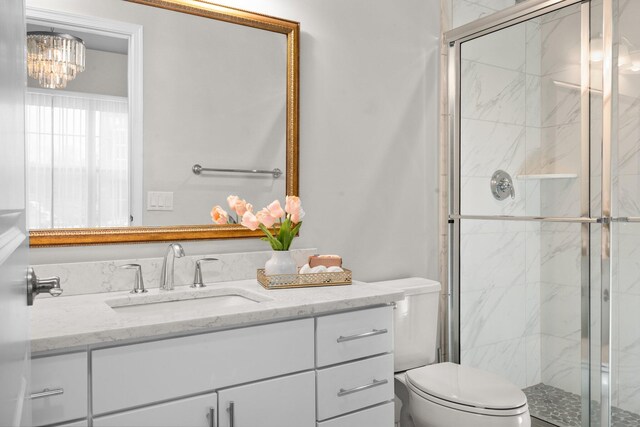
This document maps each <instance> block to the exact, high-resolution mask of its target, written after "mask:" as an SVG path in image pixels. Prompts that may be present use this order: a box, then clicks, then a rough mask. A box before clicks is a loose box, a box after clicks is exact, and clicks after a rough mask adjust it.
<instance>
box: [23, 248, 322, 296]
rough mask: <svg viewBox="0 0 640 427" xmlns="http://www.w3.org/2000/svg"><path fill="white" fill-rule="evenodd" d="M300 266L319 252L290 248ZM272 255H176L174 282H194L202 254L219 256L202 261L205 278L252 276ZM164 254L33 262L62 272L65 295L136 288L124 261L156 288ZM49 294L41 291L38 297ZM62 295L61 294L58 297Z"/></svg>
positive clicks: (44, 272)
mask: <svg viewBox="0 0 640 427" xmlns="http://www.w3.org/2000/svg"><path fill="white" fill-rule="evenodd" d="M291 252H292V254H293V257H294V259H295V260H296V263H297V264H298V265H299V266H302V265H304V264H305V263H306V262H307V259H308V257H309V255H313V254H315V253H317V250H316V249H314V248H310V249H295V250H292V251H291ZM270 256H271V251H256V252H242V253H229V254H215V253H212V254H207V255H193V256H190V255H189V254H187V255H186V256H185V257H183V258H176V260H175V264H174V270H175V283H176V284H177V285H186V284H189V283H192V282H193V275H194V272H195V263H196V261H197V260H198V259H200V258H217V259H218V261H212V262H205V263H202V265H201V267H202V275H203V278H204V280H205V281H212V282H222V281H229V280H242V279H249V278H252V277H255V276H256V269H258V268H264V263H265V262H266V261H267V260H268V259H269V257H270ZM162 262H163V258H162V257H158V258H144V259H121V260H114V261H97V262H79V263H66V264H41V265H33V266H32V267H33V268H34V270H35V271H36V273H37V274H38V276H39V277H47V276H59V277H60V285H61V287H62V289H64V293H63V294H62V295H63V296H71V295H81V294H90V293H101V292H115V291H124V290H131V289H132V288H133V279H134V274H135V273H134V271H133V270H123V269H120V268H119V266H121V265H124V264H140V265H141V266H142V276H143V278H144V284H145V287H146V288H148V289H152V288H157V287H158V286H159V283H160V272H161V270H162ZM46 297H48V296H47V295H39V296H38V299H42V298H46ZM59 298H62V296H61V297H59Z"/></svg>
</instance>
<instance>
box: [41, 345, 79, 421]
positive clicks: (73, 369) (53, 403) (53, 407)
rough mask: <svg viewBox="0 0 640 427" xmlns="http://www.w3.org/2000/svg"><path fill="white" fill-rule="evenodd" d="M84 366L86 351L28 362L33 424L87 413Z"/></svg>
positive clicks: (72, 417) (71, 418)
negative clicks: (29, 363) (29, 364)
mask: <svg viewBox="0 0 640 427" xmlns="http://www.w3.org/2000/svg"><path fill="white" fill-rule="evenodd" d="M87 366H88V365H87V353H72V354H63V355H60V356H49V357H41V358H35V359H33V360H32V361H31V402H32V403H31V405H32V406H31V409H32V417H33V420H32V422H33V425H34V426H41V425H48V424H55V423H60V422H64V421H70V420H77V419H79V418H85V417H86V416H87V372H88V367H87ZM85 424H86V421H85Z"/></svg>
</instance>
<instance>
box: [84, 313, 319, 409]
mask: <svg viewBox="0 0 640 427" xmlns="http://www.w3.org/2000/svg"><path fill="white" fill-rule="evenodd" d="M313 355H314V351H313V319H302V320H296V321H291V322H283V323H274V324H271V325H261V326H254V327H249V328H242V329H234V330H230V331H222V332H214V333H210V334H202V335H194V336H189V337H182V338H173V339H166V340H162V341H154V342H148V343H142V344H135V345H128V346H122V347H115V348H109V349H103V350H96V351H94V352H93V356H92V357H93V360H92V364H93V381H92V383H93V412H94V414H101V413H105V412H108V411H114V410H118V409H123V408H130V407H133V406H137V405H144V404H148V403H154V402H159V401H162V400H169V399H174V398H177V397H181V396H186V395H190V394H196V393H203V392H207V391H211V390H215V389H218V388H222V387H227V386H230V385H234V384H239V383H243V382H248V381H255V380H260V379H264V378H269V377H274V376H278V375H283V374H287V373H291V372H297V371H303V370H306V369H313V362H314V360H313Z"/></svg>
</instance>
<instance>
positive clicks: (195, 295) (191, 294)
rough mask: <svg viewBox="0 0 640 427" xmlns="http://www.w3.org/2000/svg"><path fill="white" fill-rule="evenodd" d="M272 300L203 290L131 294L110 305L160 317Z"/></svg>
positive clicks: (240, 292) (244, 293) (120, 310)
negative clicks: (179, 312) (181, 312)
mask: <svg viewBox="0 0 640 427" xmlns="http://www.w3.org/2000/svg"><path fill="white" fill-rule="evenodd" d="M267 300H269V298H267V297H264V296H262V295H259V294H253V293H252V292H249V291H246V290H241V289H215V288H212V289H209V288H205V289H201V290H192V289H189V290H186V291H178V290H174V291H162V292H160V293H154V294H142V295H131V296H125V297H123V298H116V299H112V300H108V301H106V303H107V304H108V305H109V306H110V307H111V308H112V309H113V310H114V311H116V312H118V313H131V314H156V315H161V314H165V313H167V314H168V313H175V312H177V311H188V312H204V313H207V312H214V313H215V312H216V311H219V310H223V309H227V308H230V307H237V306H243V305H253V304H259V303H261V302H263V301H267Z"/></svg>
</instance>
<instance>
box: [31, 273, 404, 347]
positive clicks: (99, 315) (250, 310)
mask: <svg viewBox="0 0 640 427" xmlns="http://www.w3.org/2000/svg"><path fill="white" fill-rule="evenodd" d="M206 285H207V287H206V288H203V289H196V290H193V289H191V288H189V287H188V286H184V287H176V288H175V290H174V291H160V290H158V289H152V290H150V291H149V293H148V294H138V295H132V294H130V293H129V292H128V291H121V292H106V293H96V294H85V295H76V296H72V297H67V298H48V299H41V300H40V299H38V300H36V301H35V304H34V305H33V307H31V351H32V352H34V353H38V352H45V351H51V350H60V349H69V348H77V347H81V348H82V347H86V346H89V345H101V344H113V343H115V342H118V341H123V340H136V339H146V338H152V337H161V336H167V335H172V334H185V333H191V332H203V331H206V330H216V329H225V328H232V327H237V326H246V325H251V324H256V323H263V322H272V321H278V320H285V319H291V318H294V317H301V316H313V315H317V314H322V313H330V312H334V311H339V310H349V309H355V308H359V307H366V306H371V305H379V304H388V303H391V302H394V301H398V300H401V299H402V298H403V292H401V291H400V292H399V291H397V290H395V289H390V288H385V287H383V286H380V285H376V284H367V283H362V282H354V283H353V284H352V285H347V286H329V287H317V288H300V289H279V290H266V289H264V288H263V287H262V286H261V285H260V284H259V283H258V282H257V280H256V279H248V280H239V281H229V282H220V283H213V282H207V283H206ZM216 289H219V290H222V289H224V290H225V291H224V292H229V291H235V292H237V293H238V294H240V295H248V296H249V297H250V298H253V299H255V298H256V296H257V297H258V298H259V299H260V300H261V301H260V302H259V303H251V304H245V305H239V306H235V307H224V308H220V309H217V310H216V311H215V312H210V311H208V310H206V309H200V310H181V309H176V310H175V311H172V312H170V313H169V314H167V313H168V312H167V311H166V310H163V311H161V312H159V313H157V314H154V313H151V314H137V313H135V312H127V313H119V312H117V311H115V310H114V309H113V308H112V307H111V306H110V305H109V304H108V303H107V301H110V300H111V301H112V300H114V299H118V298H120V299H128V300H129V302H130V303H134V302H135V300H136V299H137V298H149V297H151V298H158V299H160V300H162V299H166V298H170V297H166V296H165V295H171V294H173V295H175V294H180V293H187V294H189V293H190V294H192V295H193V294H197V293H201V294H202V295H207V296H211V294H212V292H213V293H215V292H217V291H216Z"/></svg>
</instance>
